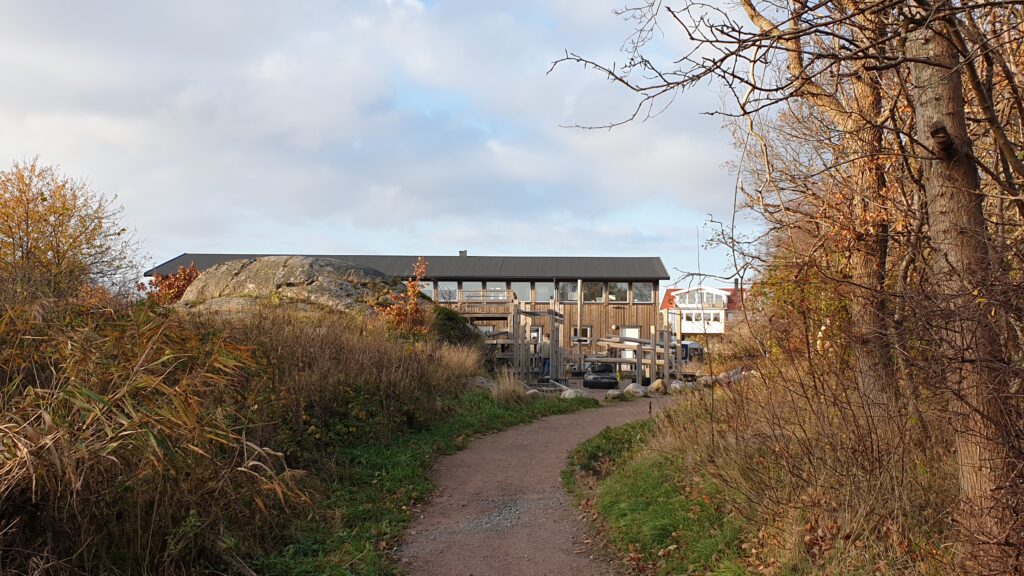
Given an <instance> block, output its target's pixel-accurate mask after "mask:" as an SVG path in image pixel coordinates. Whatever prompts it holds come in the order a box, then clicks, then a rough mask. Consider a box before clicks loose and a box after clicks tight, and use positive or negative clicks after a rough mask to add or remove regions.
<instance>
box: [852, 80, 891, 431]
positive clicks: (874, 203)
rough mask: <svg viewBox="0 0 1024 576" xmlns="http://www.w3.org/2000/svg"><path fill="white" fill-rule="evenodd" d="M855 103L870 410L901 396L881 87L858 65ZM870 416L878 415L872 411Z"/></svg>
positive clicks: (858, 317) (864, 367)
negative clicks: (891, 332)
mask: <svg viewBox="0 0 1024 576" xmlns="http://www.w3.org/2000/svg"><path fill="white" fill-rule="evenodd" d="M853 86H854V89H853V103H852V106H851V107H850V112H851V115H850V116H851V118H850V121H849V123H848V128H847V131H846V139H847V140H849V141H852V144H851V145H850V146H849V150H850V153H851V154H852V155H853V156H854V157H855V158H856V160H855V161H854V162H853V164H852V170H853V179H852V187H853V191H854V194H853V197H854V200H853V201H854V206H853V216H854V222H856V225H857V227H858V229H857V230H855V235H856V236H855V238H856V240H855V242H854V248H853V253H852V254H851V257H850V272H851V279H852V281H853V283H854V284H855V286H854V290H853V294H852V295H851V298H850V316H851V332H852V334H851V336H852V339H853V349H854V357H855V359H854V370H855V377H856V381H857V386H858V388H859V389H860V391H861V395H862V396H863V397H864V400H865V401H866V402H867V403H869V405H878V404H880V403H882V402H884V401H886V399H887V398H890V397H891V396H892V393H893V391H894V390H896V388H897V386H896V377H895V373H894V370H893V364H892V350H891V347H890V342H889V336H888V330H887V325H886V314H887V308H888V306H887V305H886V296H885V272H886V260H887V258H888V251H889V229H888V224H887V223H886V221H885V220H884V213H883V212H882V211H881V210H880V209H879V207H880V206H881V204H882V203H883V202H884V198H883V190H884V188H885V175H884V173H883V170H882V163H881V153H882V130H881V128H880V127H879V126H878V125H877V124H876V122H877V119H878V117H879V115H880V114H881V110H882V96H881V91H880V89H879V86H878V84H877V83H876V82H874V80H873V78H872V77H871V74H870V72H868V71H867V70H864V68H863V66H862V65H857V66H856V67H855V69H854V73H853ZM871 412H874V410H872V411H871Z"/></svg>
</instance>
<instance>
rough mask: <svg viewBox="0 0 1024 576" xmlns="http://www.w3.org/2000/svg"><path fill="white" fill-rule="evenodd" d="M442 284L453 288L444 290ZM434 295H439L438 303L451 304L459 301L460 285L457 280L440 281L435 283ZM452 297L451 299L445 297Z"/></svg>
mask: <svg viewBox="0 0 1024 576" xmlns="http://www.w3.org/2000/svg"><path fill="white" fill-rule="evenodd" d="M442 284H451V285H452V286H453V287H452V288H442ZM434 287H435V290H434V293H435V294H437V300H436V302H443V303H451V302H458V301H459V283H458V281H456V280H438V281H437V282H435V286H434ZM446 295H450V296H451V297H450V298H447V297H444V296H446Z"/></svg>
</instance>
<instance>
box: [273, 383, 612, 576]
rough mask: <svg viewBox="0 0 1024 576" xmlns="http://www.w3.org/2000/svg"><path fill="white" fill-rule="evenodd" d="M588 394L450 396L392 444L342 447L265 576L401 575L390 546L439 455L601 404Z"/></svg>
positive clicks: (424, 491)
mask: <svg viewBox="0 0 1024 576" xmlns="http://www.w3.org/2000/svg"><path fill="white" fill-rule="evenodd" d="M597 405H598V403H597V401H595V400H593V399H590V398H580V399H574V400H561V399H556V398H538V399H536V400H533V401H530V402H526V403H514V404H511V403H503V402H501V401H498V400H496V399H494V398H492V397H491V396H490V395H489V394H488V393H487V392H485V391H479V390H474V391H471V392H467V393H465V394H462V395H460V396H457V397H455V398H453V399H450V400H447V401H446V404H445V406H444V407H443V409H444V411H445V412H446V413H447V417H445V418H444V419H442V420H441V421H438V422H437V423H436V424H434V425H431V426H429V427H428V428H425V429H423V430H419V431H415V432H409V433H406V434H402V435H399V436H396V437H394V438H393V439H392V441H390V442H387V443H372V442H365V443H359V444H352V445H338V446H335V447H333V448H332V450H331V451H330V453H329V456H327V459H328V460H329V462H326V463H325V464H329V465H326V466H324V467H322V468H321V470H322V472H321V473H318V474H317V476H318V478H317V479H318V480H319V481H320V482H321V483H322V484H323V488H322V489H321V494H323V498H322V499H321V500H320V501H319V502H318V505H317V511H316V513H315V514H314V516H313V517H312V518H311V519H310V520H308V521H306V522H304V523H302V524H301V525H300V526H298V527H297V528H296V530H295V533H294V534H293V538H292V543H291V544H289V545H287V546H286V547H284V549H283V550H282V551H281V552H280V553H278V554H276V555H274V556H272V557H269V558H266V559H264V560H263V561H262V562H261V563H260V566H259V568H258V569H257V571H258V572H259V573H261V574H267V575H284V574H289V575H307V574H308V575H312V574H317V575H320V574H325V575H350V574H351V575H355V574H359V575H368V576H372V575H383V574H399V573H401V569H400V567H399V566H398V565H397V564H396V562H395V560H394V558H393V555H392V550H393V548H394V546H395V544H396V543H397V541H398V538H399V537H400V535H401V533H402V530H403V529H404V527H405V526H406V524H408V522H409V520H410V519H411V518H412V514H413V512H412V510H411V509H412V507H413V506H414V505H415V504H417V503H420V502H422V501H423V500H424V499H425V498H426V497H427V496H428V495H429V494H430V493H431V491H432V490H433V485H432V484H431V482H430V477H429V472H430V468H431V465H432V464H433V462H434V460H435V459H436V458H437V457H438V456H439V455H442V454H451V453H453V452H455V451H457V450H459V449H461V448H463V447H465V446H466V444H468V442H469V441H470V440H471V438H472V437H473V436H474V435H478V434H485V433H488V432H494V431H496V430H501V429H503V428H507V427H510V426H514V425H516V424H522V423H525V422H529V421H532V420H535V419H537V418H540V417H543V416H549V415H553V414H564V413H567V412H573V411H577V410H581V409H584V408H591V407H596V406H597Z"/></svg>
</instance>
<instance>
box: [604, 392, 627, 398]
mask: <svg viewBox="0 0 1024 576" xmlns="http://www.w3.org/2000/svg"><path fill="white" fill-rule="evenodd" d="M622 398H623V396H622V390H609V391H607V392H605V393H604V399H605V400H622Z"/></svg>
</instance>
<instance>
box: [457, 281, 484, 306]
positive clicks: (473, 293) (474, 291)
mask: <svg viewBox="0 0 1024 576" xmlns="http://www.w3.org/2000/svg"><path fill="white" fill-rule="evenodd" d="M483 299H484V283H483V282H477V281H475V280H474V281H469V282H463V283H462V300H463V301H464V302H480V301H481V300H483Z"/></svg>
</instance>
